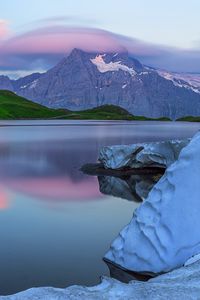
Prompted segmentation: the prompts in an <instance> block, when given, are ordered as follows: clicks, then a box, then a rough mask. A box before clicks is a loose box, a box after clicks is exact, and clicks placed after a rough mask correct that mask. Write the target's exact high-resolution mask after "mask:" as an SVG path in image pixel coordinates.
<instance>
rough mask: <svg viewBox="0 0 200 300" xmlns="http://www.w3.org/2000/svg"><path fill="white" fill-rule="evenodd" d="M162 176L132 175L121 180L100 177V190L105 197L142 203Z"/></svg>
mask: <svg viewBox="0 0 200 300" xmlns="http://www.w3.org/2000/svg"><path fill="white" fill-rule="evenodd" d="M161 176H162V175H161V174H149V175H132V176H128V177H121V178H120V177H114V176H98V182H99V190H100V192H101V193H103V194H105V195H111V196H114V197H118V198H123V199H126V200H130V201H135V202H142V201H143V200H144V199H146V198H147V196H148V194H149V192H150V191H151V189H152V188H153V186H154V185H155V184H156V182H157V181H158V180H159V179H160V177H161Z"/></svg>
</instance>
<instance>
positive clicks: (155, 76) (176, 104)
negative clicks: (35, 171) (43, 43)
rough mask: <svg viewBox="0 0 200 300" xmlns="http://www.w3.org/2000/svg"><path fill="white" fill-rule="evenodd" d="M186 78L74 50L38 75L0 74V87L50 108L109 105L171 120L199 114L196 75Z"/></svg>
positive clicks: (124, 56) (123, 57)
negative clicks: (7, 75)
mask: <svg viewBox="0 0 200 300" xmlns="http://www.w3.org/2000/svg"><path fill="white" fill-rule="evenodd" d="M188 76H189V75H187V76H186V75H185V76H181V75H180V74H178V73H177V74H175V73H172V72H167V71H162V70H157V69H154V68H150V67H147V66H145V65H142V64H141V63H140V62H139V61H138V60H137V59H135V58H132V57H129V55H128V52H121V53H96V52H94V53H88V52H85V51H83V50H80V49H76V48H75V49H73V50H72V52H71V53H70V54H69V55H68V56H67V57H64V58H63V59H62V60H61V61H60V62H59V63H58V64H57V65H56V66H54V67H53V68H51V69H50V70H48V71H47V72H45V73H43V74H40V73H35V74H31V75H29V76H26V77H24V78H20V79H18V80H15V81H13V80H9V78H8V77H6V78H5V76H0V88H1V87H2V85H3V87H4V88H5V87H6V86H7V87H9V89H11V90H13V91H14V92H15V93H17V94H18V95H20V96H23V97H25V98H27V99H29V100H32V101H34V102H36V103H40V104H42V105H45V106H47V107H51V108H67V109H70V110H85V109H89V108H93V107H96V106H100V105H106V104H111V105H117V106H121V107H123V108H125V109H126V110H128V111H129V112H130V113H132V114H133V115H143V116H146V117H150V118H160V117H169V118H171V119H177V118H181V117H184V116H186V115H191V116H198V115H200V77H199V78H198V76H197V77H196V79H195V80H192V79H191V77H190V78H189V77H188ZM1 78H2V79H1Z"/></svg>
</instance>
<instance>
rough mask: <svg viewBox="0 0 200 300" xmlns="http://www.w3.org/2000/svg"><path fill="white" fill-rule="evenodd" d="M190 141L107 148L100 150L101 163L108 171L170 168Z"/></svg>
mask: <svg viewBox="0 0 200 300" xmlns="http://www.w3.org/2000/svg"><path fill="white" fill-rule="evenodd" d="M189 141H190V139H185V140H171V141H162V142H152V143H140V144H133V145H116V146H106V147H103V148H102V149H101V150H100V153H99V161H100V162H101V163H103V165H104V167H105V168H106V169H120V168H124V167H129V168H141V167H148V166H149V167H159V166H163V167H168V166H169V165H171V164H172V163H173V162H174V161H176V160H177V159H178V156H179V153H180V151H181V150H182V148H184V147H185V146H186V145H187V144H188V143H189Z"/></svg>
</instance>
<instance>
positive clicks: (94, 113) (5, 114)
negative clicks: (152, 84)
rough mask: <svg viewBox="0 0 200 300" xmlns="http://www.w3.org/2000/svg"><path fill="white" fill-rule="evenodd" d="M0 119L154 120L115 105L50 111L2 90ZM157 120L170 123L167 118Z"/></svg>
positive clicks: (0, 93) (0, 91) (0, 94)
mask: <svg viewBox="0 0 200 300" xmlns="http://www.w3.org/2000/svg"><path fill="white" fill-rule="evenodd" d="M0 119H4V120H5V119H13V120H14V119H68V120H140V121H145V120H154V119H150V118H146V117H143V116H133V115H131V114H130V113H129V112H128V111H127V110H125V109H123V108H121V107H119V106H115V105H103V106H99V107H96V108H92V109H88V110H83V111H70V110H67V109H50V108H47V107H45V106H42V105H40V104H37V103H34V102H32V101H29V100H27V99H25V98H23V97H20V96H17V95H16V94H15V93H13V92H10V91H2V90H0ZM157 120H161V121H169V120H170V119H167V118H160V119H157Z"/></svg>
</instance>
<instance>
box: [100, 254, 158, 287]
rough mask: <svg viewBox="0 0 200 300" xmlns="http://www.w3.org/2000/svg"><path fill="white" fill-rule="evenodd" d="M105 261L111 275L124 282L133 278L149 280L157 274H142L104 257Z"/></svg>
mask: <svg viewBox="0 0 200 300" xmlns="http://www.w3.org/2000/svg"><path fill="white" fill-rule="evenodd" d="M104 262H105V263H106V265H107V266H108V268H109V271H110V277H112V278H115V279H117V280H119V281H121V282H124V283H129V282H130V281H131V280H138V281H148V280H149V279H151V278H152V277H155V274H142V273H135V272H131V271H127V270H124V269H123V268H120V267H119V266H117V265H115V264H113V263H111V262H110V261H108V260H106V259H104Z"/></svg>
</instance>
